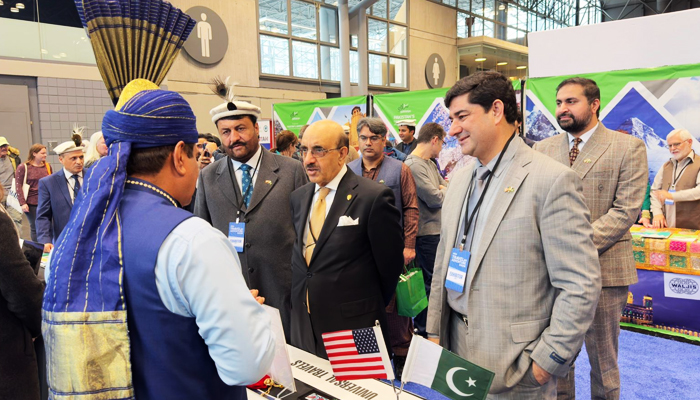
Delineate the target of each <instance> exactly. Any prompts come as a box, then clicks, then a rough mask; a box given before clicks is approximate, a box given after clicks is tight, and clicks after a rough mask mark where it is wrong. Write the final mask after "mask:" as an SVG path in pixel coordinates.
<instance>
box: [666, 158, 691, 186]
mask: <svg viewBox="0 0 700 400" xmlns="http://www.w3.org/2000/svg"><path fill="white" fill-rule="evenodd" d="M683 160H685V159H683ZM688 165H690V162H689V163H687V164H685V166H684V167H683V168H681V172H680V173H679V174H678V175H676V168H677V167H678V162H676V165H674V166H673V182H671V187H670V189H675V188H676V183H677V182H678V180H679V179H681V176H682V175H683V171H685V169H686V168H688Z"/></svg>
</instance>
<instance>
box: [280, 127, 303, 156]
mask: <svg viewBox="0 0 700 400" xmlns="http://www.w3.org/2000/svg"><path fill="white" fill-rule="evenodd" d="M297 143H299V139H298V138H297V135H295V134H294V132H292V131H287V130H284V131H282V132H280V133H279V134H277V136H276V137H275V144H276V146H277V147H276V148H275V150H276V151H277V154H281V155H283V156H286V157H293V156H294V153H295V152H296V151H297Z"/></svg>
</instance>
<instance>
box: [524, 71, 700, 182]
mask: <svg viewBox="0 0 700 400" xmlns="http://www.w3.org/2000/svg"><path fill="white" fill-rule="evenodd" d="M579 76H581V77H585V78H590V79H593V80H594V81H596V83H597V84H598V87H599V88H600V102H601V104H600V120H601V122H602V123H603V124H604V125H605V126H606V127H607V128H608V129H612V130H620V131H625V132H626V133H629V134H631V135H633V136H635V137H637V138H639V139H641V140H643V141H644V143H645V144H646V147H647V157H648V161H649V182H652V181H653V179H654V176H655V175H656V173H657V171H658V170H659V168H660V167H661V166H662V165H663V163H664V162H666V161H668V159H669V157H670V155H669V152H668V150H667V149H666V148H665V147H664V146H665V145H666V136H667V135H668V133H669V132H671V131H672V130H674V129H679V128H685V129H687V130H688V131H690V133H691V134H692V135H693V136H694V137H695V139H696V140H695V142H694V144H693V148H694V149H695V151H696V152H700V143H698V142H697V139H698V138H700V118H698V117H697V110H698V109H700V64H691V65H674V66H668V67H660V68H643V69H633V70H624V71H610V72H599V73H593V74H582V75H579ZM570 77H571V76H557V77H548V78H532V79H529V80H528V81H527V83H526V89H527V90H526V104H525V109H526V116H525V132H526V136H527V137H529V138H530V139H532V140H536V141H537V140H542V139H545V138H547V137H550V136H552V135H554V134H556V133H558V129H559V125H558V123H557V121H556V88H557V86H558V85H559V83H560V82H561V81H563V80H564V79H567V78H570Z"/></svg>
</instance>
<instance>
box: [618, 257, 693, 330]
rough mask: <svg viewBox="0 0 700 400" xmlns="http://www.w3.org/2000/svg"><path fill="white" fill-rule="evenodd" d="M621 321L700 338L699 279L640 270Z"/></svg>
mask: <svg viewBox="0 0 700 400" xmlns="http://www.w3.org/2000/svg"><path fill="white" fill-rule="evenodd" d="M637 275H638V277H639V282H638V283H636V284H634V285H631V286H630V288H629V293H628V297H627V306H626V307H625V310H624V311H623V313H622V322H625V323H627V324H629V325H631V326H635V327H639V328H643V329H650V330H657V331H661V332H664V333H674V334H683V335H686V336H691V337H693V338H698V335H700V276H697V275H682V274H673V273H670V272H662V271H651V270H645V269H638V270H637Z"/></svg>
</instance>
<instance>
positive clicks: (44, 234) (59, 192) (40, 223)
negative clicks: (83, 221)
mask: <svg viewBox="0 0 700 400" xmlns="http://www.w3.org/2000/svg"><path fill="white" fill-rule="evenodd" d="M84 151H85V147H83V146H76V144H75V143H74V142H72V141H68V142H63V143H61V144H59V145H58V146H56V147H55V148H54V152H56V154H58V161H60V162H61V164H62V165H63V168H62V169H60V170H59V171H56V172H55V173H53V174H51V175H49V176H47V177H45V178H42V179H40V180H39V202H38V204H37V209H36V230H37V241H38V242H39V243H44V245H45V246H44V248H45V249H46V250H47V251H51V249H53V243H54V242H55V241H56V239H58V237H59V236H60V235H61V232H63V228H64V227H65V226H66V225H67V224H68V221H69V220H70V212H71V210H72V209H73V202H75V197H76V196H77V195H78V192H79V191H80V187H81V186H82V185H83V165H84V163H85V152H84Z"/></svg>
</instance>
